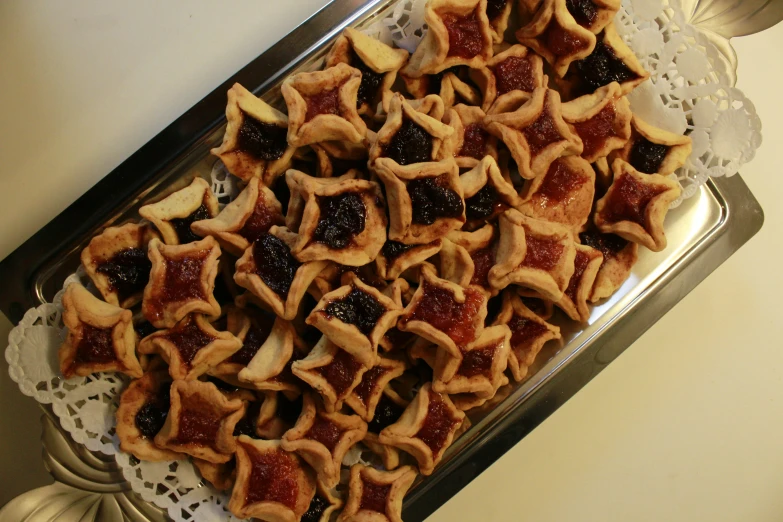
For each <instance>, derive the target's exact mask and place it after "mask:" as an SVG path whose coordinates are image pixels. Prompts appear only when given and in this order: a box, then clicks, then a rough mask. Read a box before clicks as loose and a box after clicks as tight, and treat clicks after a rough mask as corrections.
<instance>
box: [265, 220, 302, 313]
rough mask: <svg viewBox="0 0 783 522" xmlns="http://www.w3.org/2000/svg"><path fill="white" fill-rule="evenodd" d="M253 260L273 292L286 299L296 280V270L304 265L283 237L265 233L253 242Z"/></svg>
mask: <svg viewBox="0 0 783 522" xmlns="http://www.w3.org/2000/svg"><path fill="white" fill-rule="evenodd" d="M253 261H254V262H255V265H256V274H258V277H260V278H261V280H262V281H263V282H264V284H265V285H266V286H268V287H269V288H270V289H271V290H272V291H273V292H275V293H276V294H277V295H279V296H280V297H282V298H283V299H285V298H286V297H287V296H288V291H289V290H290V289H291V283H293V282H294V277H295V276H296V271H297V270H298V269H299V267H300V266H301V265H302V264H301V263H300V262H299V261H297V260H296V258H295V257H294V256H293V254H291V249H290V248H288V245H286V244H285V243H284V242H283V241H282V240H281V239H279V238H277V237H275V236H273V235H272V234H264V235H263V236H261V237H260V238H259V239H258V240H256V242H255V243H253Z"/></svg>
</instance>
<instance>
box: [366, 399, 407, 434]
mask: <svg viewBox="0 0 783 522" xmlns="http://www.w3.org/2000/svg"><path fill="white" fill-rule="evenodd" d="M403 411H405V408H403V407H402V406H400V405H399V404H397V403H396V402H394V401H393V400H391V399H390V398H388V397H387V396H386V395H381V400H380V401H378V405H377V406H376V407H375V416H374V417H373V418H372V420H371V421H370V423H369V424H368V425H367V431H369V432H370V433H376V434H377V433H380V432H381V430H383V429H384V428H386V427H388V426H391V425H392V424H394V423H395V422H397V421H398V420H399V418H400V417H401V416H402V412H403Z"/></svg>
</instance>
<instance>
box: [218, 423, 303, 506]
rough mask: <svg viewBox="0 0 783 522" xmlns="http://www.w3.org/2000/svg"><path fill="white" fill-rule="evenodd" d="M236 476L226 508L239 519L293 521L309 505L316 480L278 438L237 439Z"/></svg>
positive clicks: (241, 437) (243, 436)
mask: <svg viewBox="0 0 783 522" xmlns="http://www.w3.org/2000/svg"><path fill="white" fill-rule="evenodd" d="M236 446H237V478H236V482H235V484H234V490H233V491H232V492H231V499H230V500H229V503H228V509H229V510H230V511H231V513H232V514H233V515H234V516H235V517H237V518H240V519H245V518H251V517H253V518H258V519H261V520H275V521H280V522H296V521H297V520H300V519H301V518H302V516H303V515H304V514H305V512H307V510H308V509H309V508H310V503H311V502H312V499H313V497H314V495H315V491H316V481H315V477H314V476H313V472H312V470H310V469H309V468H308V467H307V466H306V465H305V463H304V462H302V460H301V459H300V458H299V457H298V456H296V454H294V453H290V452H288V451H285V450H284V449H283V448H282V444H281V442H280V441H279V440H254V439H251V438H250V437H247V436H245V435H242V436H240V437H239V438H238V439H237V443H236Z"/></svg>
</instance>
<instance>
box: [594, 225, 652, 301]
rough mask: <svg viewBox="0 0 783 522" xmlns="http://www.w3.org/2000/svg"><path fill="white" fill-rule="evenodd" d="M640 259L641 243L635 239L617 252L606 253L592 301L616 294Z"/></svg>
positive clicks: (596, 279)
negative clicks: (635, 241) (637, 242)
mask: <svg viewBox="0 0 783 522" xmlns="http://www.w3.org/2000/svg"><path fill="white" fill-rule="evenodd" d="M583 241H584V240H583ZM638 259H639V245H638V244H636V243H634V242H633V241H628V243H627V244H626V245H625V246H624V247H623V248H621V249H620V250H619V251H617V252H612V253H611V254H610V255H606V254H605V255H604V262H603V264H602V265H601V268H600V269H599V270H598V274H597V275H596V277H595V283H593V290H592V292H591V293H590V299H589V300H590V302H591V303H596V302H598V301H601V300H603V299H606V298H607V297H610V296H611V295H612V294H614V293H615V292H616V291H617V290H618V289H619V288H620V287H621V286H622V285H623V283H625V281H626V280H627V279H628V277H629V276H630V275H631V270H632V269H633V266H634V265H635V264H636V261H637V260H638Z"/></svg>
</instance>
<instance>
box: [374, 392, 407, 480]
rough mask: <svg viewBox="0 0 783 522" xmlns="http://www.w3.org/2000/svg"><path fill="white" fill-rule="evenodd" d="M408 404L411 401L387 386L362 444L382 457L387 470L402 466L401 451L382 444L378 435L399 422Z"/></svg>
mask: <svg viewBox="0 0 783 522" xmlns="http://www.w3.org/2000/svg"><path fill="white" fill-rule="evenodd" d="M408 404H410V401H407V400H405V399H403V398H402V397H400V395H399V394H398V393H397V392H395V391H394V389H393V388H392V387H391V386H390V385H387V386H386V388H384V390H383V393H381V396H380V399H379V400H378V404H377V405H376V406H375V414H374V415H373V418H372V420H370V421H369V423H368V424H367V434H366V435H365V436H364V440H362V444H364V445H365V446H366V447H367V448H368V449H369V450H370V451H372V452H373V453H375V454H376V455H378V457H380V459H381V461H382V462H383V466H384V467H385V468H386V469H387V470H392V469H395V468H396V467H397V466H399V465H400V450H399V449H397V448H395V447H394V446H389V445H388V444H381V442H380V441H379V440H378V434H379V433H380V432H381V431H382V430H383V429H384V428H385V427H387V426H391V425H392V424H394V423H395V422H397V421H398V420H399V418H400V417H402V413H403V412H404V411H405V408H406V407H407V406H408Z"/></svg>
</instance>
